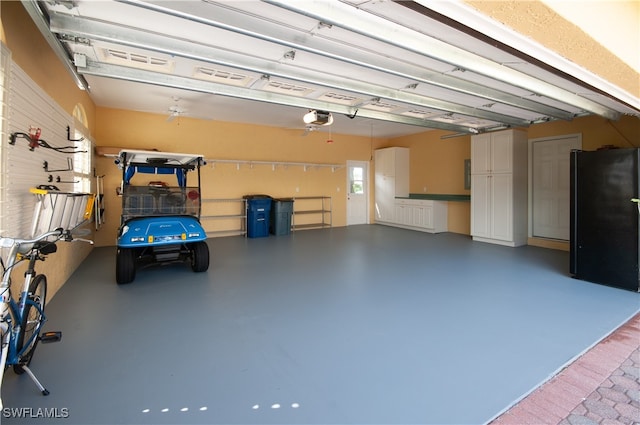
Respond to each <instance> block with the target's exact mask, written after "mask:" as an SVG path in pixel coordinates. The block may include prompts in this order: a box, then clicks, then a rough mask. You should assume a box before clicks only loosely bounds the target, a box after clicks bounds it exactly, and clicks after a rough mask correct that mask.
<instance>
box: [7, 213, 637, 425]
mask: <svg viewBox="0 0 640 425" xmlns="http://www.w3.org/2000/svg"><path fill="white" fill-rule="evenodd" d="M209 245H210V248H211V252H212V265H211V268H210V269H209V271H208V272H207V273H202V274H195V273H192V272H191V271H190V270H189V269H188V268H187V266H184V265H181V264H174V265H169V266H163V267H154V268H148V269H145V270H141V271H139V273H138V276H137V278H136V281H135V282H133V283H132V284H130V285H125V286H118V285H117V284H116V283H115V278H114V267H115V252H114V251H115V249H114V248H97V249H95V250H94V252H93V253H92V254H91V255H90V256H89V258H88V259H87V260H86V261H85V262H84V263H83V264H82V265H81V267H80V268H79V269H78V270H77V271H76V273H75V274H74V275H73V276H72V277H71V279H70V280H69V281H68V282H67V284H66V285H65V286H64V287H63V288H62V289H61V290H60V291H59V293H58V294H57V295H56V296H55V297H54V299H52V300H51V301H50V303H49V304H48V307H47V309H48V311H47V312H48V316H49V323H48V324H47V328H48V329H49V330H61V331H62V332H63V339H62V341H61V342H60V343H57V344H50V345H42V346H40V347H39V348H38V352H37V353H36V356H35V358H34V360H33V363H32V369H33V370H34V371H35V372H36V374H37V375H38V376H39V377H40V378H41V380H42V381H43V383H44V384H45V386H46V387H47V388H48V389H49V390H50V391H51V395H49V396H48V397H43V396H41V395H40V394H39V393H38V391H37V390H36V388H35V387H34V386H33V385H32V383H31V382H30V381H29V379H28V377H26V376H16V375H15V374H13V372H12V371H8V372H7V375H6V378H5V382H4V384H3V388H2V395H3V400H4V403H5V407H6V408H27V409H25V410H24V411H23V415H26V416H27V417H26V418H25V417H23V418H18V417H15V416H14V417H11V416H12V415H11V414H8V411H7V410H6V409H5V411H3V418H2V420H3V422H4V423H64V424H107V423H109V424H116V423H122V424H164V423H181V424H182V423H184V424H187V423H193V424H219V423H228V424H249V423H251V424H274V423H282V424H284V423H286V424H289V423H298V424H337V423H340V424H377V423H387V424H415V423H420V424H445V423H447V424H480V423H486V422H487V421H489V420H491V419H492V418H494V417H495V416H496V415H498V414H499V413H500V412H502V411H504V410H505V409H506V408H507V407H509V406H510V405H511V404H512V403H513V402H515V401H516V400H518V399H519V398H521V397H522V396H523V395H524V394H526V393H528V392H529V391H531V390H532V389H533V388H535V387H537V386H538V385H539V384H541V383H542V382H543V381H545V380H547V379H548V378H549V377H550V376H552V375H553V374H555V373H556V372H557V371H558V370H559V369H560V368H562V367H563V366H564V365H566V364H567V363H568V362H569V361H571V360H572V359H574V358H575V357H576V356H577V355H579V354H580V353H582V352H584V351H585V350H586V349H588V348H589V347H591V346H592V345H593V344H595V343H596V342H597V341H599V340H600V339H601V338H603V337H604V336H605V335H607V334H608V333H609V332H611V331H612V330H613V329H615V328H616V327H618V326H619V325H620V324H622V323H623V322H625V321H626V320H627V319H628V318H630V317H631V316H632V315H633V314H634V313H636V312H637V311H640V295H638V294H636V293H632V292H629V291H623V290H620V289H615V288H610V287H606V286H601V285H596V284H591V283H587V282H583V281H579V280H575V279H572V278H571V277H569V276H568V253H566V252H561V251H554V250H547V249H541V248H536V247H521V248H515V249H514V248H507V247H501V246H495V245H490V244H484V243H478V242H472V241H471V239H470V238H468V237H466V236H462V235H456V234H449V233H444V234H437V235H432V234H426V233H420V232H412V231H406V230H402V229H395V228H389V227H383V226H378V225H365V226H352V227H348V228H333V229H329V230H326V229H325V230H311V231H302V232H297V233H295V234H292V235H288V236H278V237H274V236H271V237H269V238H259V239H244V238H242V237H229V238H217V239H209ZM51 258H53V257H51ZM50 261H51V260H50ZM29 409H30V410H29ZM38 415H41V416H47V415H49V416H51V415H54V416H56V415H57V416H66V417H58V418H47V419H44V418H37V417H35V416H38Z"/></svg>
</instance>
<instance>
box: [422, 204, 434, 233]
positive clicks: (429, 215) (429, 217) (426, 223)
mask: <svg viewBox="0 0 640 425" xmlns="http://www.w3.org/2000/svg"><path fill="white" fill-rule="evenodd" d="M422 211H423V212H422V214H423V223H422V226H421V227H424V228H425V229H434V228H435V227H436V226H435V223H434V218H433V206H432V205H429V206H424V207H422Z"/></svg>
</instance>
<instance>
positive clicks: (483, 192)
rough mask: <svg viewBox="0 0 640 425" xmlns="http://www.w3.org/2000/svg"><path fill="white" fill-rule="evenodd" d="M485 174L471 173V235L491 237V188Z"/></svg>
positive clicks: (487, 176) (489, 178)
mask: <svg viewBox="0 0 640 425" xmlns="http://www.w3.org/2000/svg"><path fill="white" fill-rule="evenodd" d="M490 180H491V177H489V175H487V174H472V175H471V191H472V193H473V196H471V235H473V236H478V237H481V238H489V237H491V233H490V232H491V227H490V226H491V225H490V222H489V220H490V217H491V210H490V208H491V188H490V187H489V181H490Z"/></svg>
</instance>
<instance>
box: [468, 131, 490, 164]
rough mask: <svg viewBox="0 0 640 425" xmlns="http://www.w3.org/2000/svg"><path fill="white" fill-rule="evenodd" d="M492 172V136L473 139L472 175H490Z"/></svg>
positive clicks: (482, 135) (481, 135)
mask: <svg viewBox="0 0 640 425" xmlns="http://www.w3.org/2000/svg"><path fill="white" fill-rule="evenodd" d="M490 170H491V134H489V133H486V134H480V135H477V136H472V137H471V174H478V173H488V172H489V171H490Z"/></svg>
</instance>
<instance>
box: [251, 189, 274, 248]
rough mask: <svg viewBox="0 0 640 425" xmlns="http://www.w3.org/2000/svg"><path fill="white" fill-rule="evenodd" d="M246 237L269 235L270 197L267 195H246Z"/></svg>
mask: <svg viewBox="0 0 640 425" xmlns="http://www.w3.org/2000/svg"><path fill="white" fill-rule="evenodd" d="M245 199H246V200H247V237H249V238H262V237H265V236H269V216H270V213H271V197H270V196H267V195H247V196H245Z"/></svg>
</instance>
